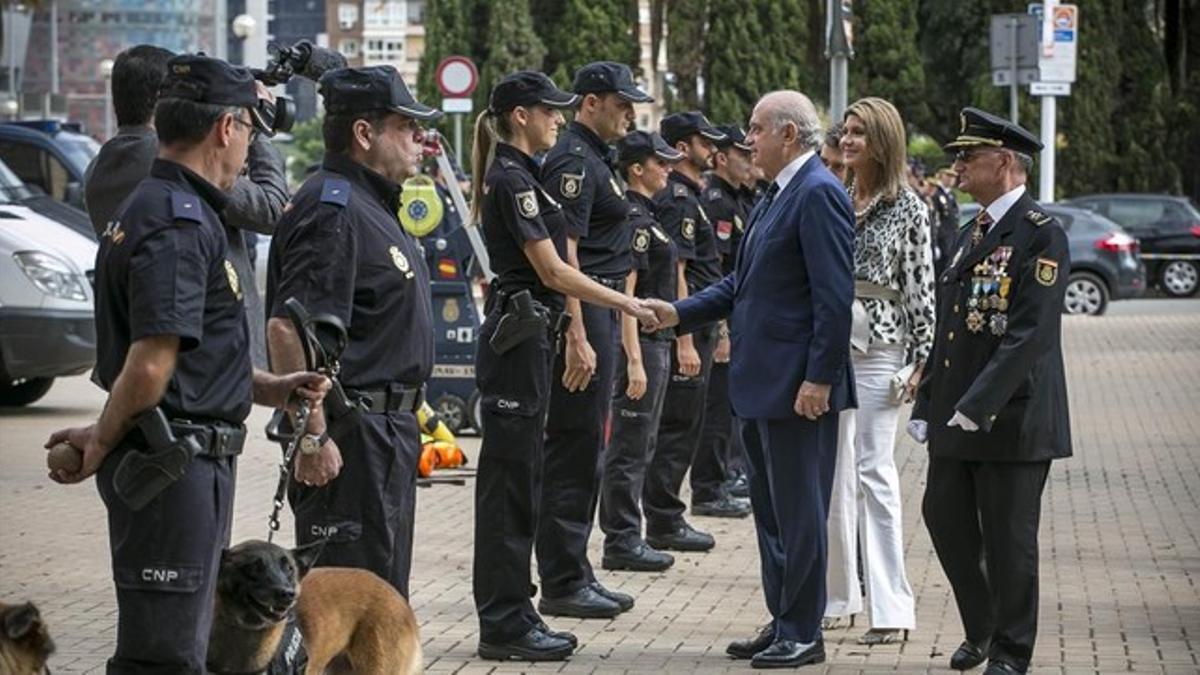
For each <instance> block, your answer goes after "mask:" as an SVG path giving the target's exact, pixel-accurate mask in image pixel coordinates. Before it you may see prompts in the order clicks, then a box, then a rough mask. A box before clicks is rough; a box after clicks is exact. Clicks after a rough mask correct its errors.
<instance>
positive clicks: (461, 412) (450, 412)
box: [433, 394, 470, 435]
mask: <svg viewBox="0 0 1200 675" xmlns="http://www.w3.org/2000/svg"><path fill="white" fill-rule="evenodd" d="M433 409H434V410H436V411H437V414H438V417H440V418H442V422H444V423H445V424H446V428H448V429H450V433H452V434H455V435H457V434H458V432H459V430H461V429H462V428H463V427H466V426H468V425H469V424H470V421H469V420H468V419H467V403H466V401H463V400H462V399H461V398H459V397H457V396H455V395H454V394H445V395H443V396H442V397H441V398H439V399H438V400H437V402H436V403H434V404H433Z"/></svg>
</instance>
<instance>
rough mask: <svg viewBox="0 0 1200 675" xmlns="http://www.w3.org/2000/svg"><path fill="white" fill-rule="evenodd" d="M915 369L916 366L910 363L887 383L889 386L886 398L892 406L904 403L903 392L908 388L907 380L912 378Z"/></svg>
mask: <svg viewBox="0 0 1200 675" xmlns="http://www.w3.org/2000/svg"><path fill="white" fill-rule="evenodd" d="M916 369H917V364H915V363H910V364H908V365H907V366H904V367H903V368H901V369H900V370H897V371H896V374H895V375H892V379H891V381H890V382H889V384H890V385H891V386H890V387H889V388H888V398H889V399H891V402H892V405H900V404H901V403H904V391H905V389H907V388H908V380H909V378H911V377H912V376H913V372H915V371H916Z"/></svg>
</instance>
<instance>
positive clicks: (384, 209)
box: [267, 66, 441, 597]
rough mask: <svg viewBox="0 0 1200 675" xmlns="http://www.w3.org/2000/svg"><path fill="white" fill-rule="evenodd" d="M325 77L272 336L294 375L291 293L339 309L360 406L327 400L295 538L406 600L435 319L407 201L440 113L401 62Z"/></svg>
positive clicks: (280, 276)
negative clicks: (320, 150)
mask: <svg viewBox="0 0 1200 675" xmlns="http://www.w3.org/2000/svg"><path fill="white" fill-rule="evenodd" d="M320 84H321V95H322V96H323V97H324V99H325V112H326V116H325V121H324V127H323V133H324V136H325V159H324V160H323V161H322V163H321V170H319V171H317V172H316V173H314V174H313V175H312V176H310V177H309V178H308V180H306V181H305V182H304V185H303V186H301V187H300V189H299V190H298V191H297V193H296V195H295V196H294V197H293V198H292V201H291V204H290V205H289V206H288V208H287V209H286V211H285V213H284V215H283V218H282V219H280V222H279V226H278V229H277V231H276V235H275V238H274V239H273V240H272V242H271V249H272V250H271V258H270V263H269V268H268V279H267V303H268V306H269V307H270V316H271V319H270V320H269V321H268V341H269V344H270V350H271V365H272V368H274V369H275V371H276V372H290V371H293V370H296V369H298V368H301V367H302V365H303V352H302V351H301V348H300V343H299V341H298V339H297V335H296V333H295V329H294V328H293V326H292V324H291V322H290V321H289V320H288V318H287V316H288V315H287V312H286V309H285V307H284V303H285V302H286V301H287V300H288V298H292V297H294V298H296V299H298V300H299V301H300V302H301V303H302V304H303V305H304V306H305V307H306V308H307V309H308V311H309V312H310V313H311V314H312V315H314V316H315V315H318V314H330V315H333V316H335V317H337V318H338V319H340V320H341V321H342V323H343V324H344V325H345V326H346V329H347V332H348V337H349V342H348V344H347V346H346V348H345V350H344V351H343V352H342V355H341V366H342V370H341V383H342V386H343V387H344V388H345V390H346V394H347V395H348V397H349V399H350V401H351V402H352V404H353V405H352V406H351V407H350V408H349V409H345V410H334V409H333V408H332V407H331V406H330V407H327V409H326V410H324V411H315V413H314V414H313V416H312V419H315V420H316V424H317V425H318V426H323V425H324V424H326V423H328V433H321V431H320V429H319V428H316V429H315V428H314V427H313V424H312V423H310V427H309V431H310V435H309V436H307V437H305V439H304V440H303V441H302V442H301V445H300V455H299V458H298V459H297V463H296V472H295V476H294V480H293V481H292V483H291V485H290V486H289V498H290V501H291V504H292V510H293V511H294V512H295V516H296V541H297V543H298V544H305V543H308V542H311V541H315V540H318V539H325V538H328V540H329V543H328V545H326V547H325V549H324V551H323V552H322V553H321V558H320V560H319V561H318V563H317V564H318V565H326V566H338V567H358V568H362V569H368V570H371V571H372V572H374V573H376V574H378V575H379V576H380V577H381V578H383V579H384V580H385V581H387V582H389V583H390V584H392V586H394V587H395V588H396V590H398V591H399V592H400V593H401V594H402V595H404V596H405V597H407V596H408V577H409V570H410V567H411V564H412V538H413V512H414V508H415V505H416V478H417V460H418V457H419V455H420V449H421V448H420V436H419V431H418V430H417V420H416V416H415V412H416V410H417V408H419V407H420V405H421V401H422V394H423V390H424V385H425V381H426V380H427V379H428V378H429V374H430V372H431V370H432V368H433V317H432V311H431V309H430V298H429V271H428V268H427V267H426V265H425V259H424V256H423V255H422V254H421V248H420V246H419V245H418V244H417V241H416V240H415V239H414V238H413V237H412V235H410V234H409V233H408V232H406V231H405V230H404V228H403V227H402V226H401V225H400V220H399V217H398V209H399V204H400V185H401V183H403V181H404V180H405V179H406V178H408V177H409V176H411V175H413V173H415V171H416V168H417V164H418V162H419V161H420V156H421V140H422V131H421V126H420V124H421V122H422V121H427V120H434V119H437V118H438V117H439V116H440V115H441V113H440V112H438V111H436V110H434V109H432V108H429V107H428V106H425V105H422V104H421V103H418V102H417V101H416V100H415V99H414V98H413V96H412V94H410V93H409V91H408V87H407V86H405V84H404V80H403V79H401V77H400V73H398V72H397V71H396V69H395V68H393V67H391V66H372V67H367V68H341V69H338V70H333V71H330V72H328V73H326V74H325V75H324V76H323V77H322V78H321V83H320ZM331 403H332V402H331ZM334 417H336V419H334ZM327 418H328V419H327ZM343 462H344V464H343Z"/></svg>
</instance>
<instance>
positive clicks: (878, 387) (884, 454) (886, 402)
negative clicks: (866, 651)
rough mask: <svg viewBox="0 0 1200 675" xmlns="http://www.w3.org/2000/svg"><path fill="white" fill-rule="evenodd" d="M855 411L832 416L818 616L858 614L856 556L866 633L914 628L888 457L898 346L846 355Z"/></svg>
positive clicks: (895, 413)
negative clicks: (822, 601) (835, 422)
mask: <svg viewBox="0 0 1200 675" xmlns="http://www.w3.org/2000/svg"><path fill="white" fill-rule="evenodd" d="M851 353H852V354H853V359H854V379H855V386H856V389H857V391H858V408H857V409H855V408H850V409H846V410H843V411H842V412H841V413H840V419H839V428H838V455H837V468H836V469H835V471H834V478H833V494H832V497H831V499H830V504H829V571H828V577H827V586H828V591H827V596H828V599H827V602H826V605H825V616H829V617H835V616H849V615H851V614H855V613H857V612H860V611H862V608H863V595H862V587H861V586H860V585H859V582H858V551H859V544H860V542H861V550H862V555H863V565H862V571H863V584H864V585H865V586H866V591H867V598H866V606H867V611H868V613H869V616H870V619H871V623H870V626H871V627H872V628H907V629H911V628H914V627H915V626H916V606H915V605H916V603H915V601H914V599H913V592H912V588H911V586H910V585H909V583H908V576H907V575H906V573H905V570H904V532H903V519H902V516H901V506H900V474H899V472H897V471H896V462H895V459H894V457H893V450H894V448H895V445H896V424H897V423H898V422H899V419H900V405H899V404H895V403H892V401H891V380H892V376H893V375H895V374H896V371H898V370H900V368H902V367H903V366H904V348H903V347H902V346H900V345H889V344H874V345H871V347H870V351H869V352H867V353H866V354H863V353H861V352H859V351H857V350H852V352H851Z"/></svg>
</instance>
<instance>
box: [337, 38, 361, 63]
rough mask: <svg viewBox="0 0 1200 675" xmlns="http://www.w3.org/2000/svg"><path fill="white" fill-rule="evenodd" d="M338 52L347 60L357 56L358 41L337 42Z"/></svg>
mask: <svg viewBox="0 0 1200 675" xmlns="http://www.w3.org/2000/svg"><path fill="white" fill-rule="evenodd" d="M338 51H339V52H341V53H342V56H345V57H346V58H348V59H353V58H355V57H357V56H358V40H339V41H338Z"/></svg>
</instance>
